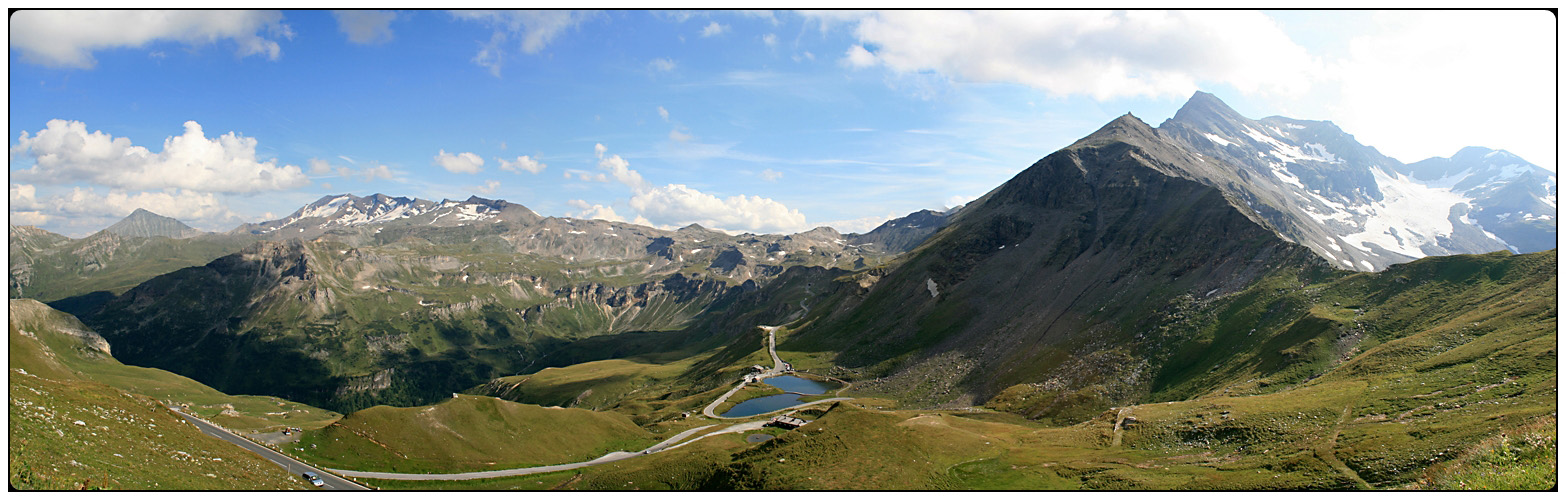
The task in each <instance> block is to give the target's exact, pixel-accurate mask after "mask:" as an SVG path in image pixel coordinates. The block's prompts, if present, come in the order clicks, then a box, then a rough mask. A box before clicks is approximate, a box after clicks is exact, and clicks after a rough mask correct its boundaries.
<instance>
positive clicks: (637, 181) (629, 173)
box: [593, 144, 648, 190]
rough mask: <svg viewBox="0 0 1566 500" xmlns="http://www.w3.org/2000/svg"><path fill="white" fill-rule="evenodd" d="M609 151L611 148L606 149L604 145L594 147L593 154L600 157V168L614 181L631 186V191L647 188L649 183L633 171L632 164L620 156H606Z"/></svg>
mask: <svg viewBox="0 0 1566 500" xmlns="http://www.w3.org/2000/svg"><path fill="white" fill-rule="evenodd" d="M608 151H609V148H606V147H604V145H603V144H594V145H593V153H594V154H595V155H597V156H598V168H600V169H603V170H605V171H608V172H609V175H611V176H613V177H614V180H616V181H619V182H620V183H621V184H625V185H626V186H630V187H631V189H636V190H640V189H646V188H647V186H648V184H647V181H645V180H643V179H642V174H641V173H639V172H637V171H635V170H631V168H630V167H631V162H628V161H625V159H624V158H621V157H620V155H609V156H605V154H606V153H607V152H608Z"/></svg>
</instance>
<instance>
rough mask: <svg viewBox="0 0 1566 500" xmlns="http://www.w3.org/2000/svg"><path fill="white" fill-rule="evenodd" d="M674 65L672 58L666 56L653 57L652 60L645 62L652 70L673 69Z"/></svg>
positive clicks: (666, 71) (667, 70) (664, 70)
mask: <svg viewBox="0 0 1566 500" xmlns="http://www.w3.org/2000/svg"><path fill="white" fill-rule="evenodd" d="M674 66H675V64H674V60H672V59H666V58H658V59H653V60H652V62H649V63H647V67H648V68H652V70H653V71H661V72H664V73H668V72H670V71H674Z"/></svg>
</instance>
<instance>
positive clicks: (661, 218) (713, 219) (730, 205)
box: [630, 184, 808, 233]
mask: <svg viewBox="0 0 1566 500" xmlns="http://www.w3.org/2000/svg"><path fill="white" fill-rule="evenodd" d="M630 204H631V208H634V209H636V211H637V212H638V213H640V214H641V216H643V217H646V218H647V219H648V220H651V221H653V222H656V223H660V224H668V225H674V226H684V225H687V224H692V223H696V224H701V225H703V226H706V227H712V228H723V229H735V230H747V231H754V232H761V233H787V232H796V231H803V230H805V229H808V228H807V227H805V214H802V213H800V212H799V211H798V210H792V209H789V208H788V207H787V206H784V205H783V204H782V203H779V202H777V201H774V200H772V199H770V198H762V197H760V196H746V195H735V196H730V197H728V198H718V197H717V196H713V195H710V194H707V193H703V192H701V191H697V190H695V189H691V188H689V187H686V186H685V185H683V184H669V185H666V186H662V187H655V188H649V189H646V190H642V191H638V192H637V193H635V194H633V195H631V201H630Z"/></svg>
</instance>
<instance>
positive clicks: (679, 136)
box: [669, 128, 695, 142]
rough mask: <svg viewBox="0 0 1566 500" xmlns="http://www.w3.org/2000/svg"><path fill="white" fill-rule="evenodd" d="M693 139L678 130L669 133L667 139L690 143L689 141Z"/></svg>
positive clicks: (691, 136)
mask: <svg viewBox="0 0 1566 500" xmlns="http://www.w3.org/2000/svg"><path fill="white" fill-rule="evenodd" d="M693 138H695V136H693V135H690V134H687V133H685V132H681V131H680V129H678V128H675V129H672V130H670V131H669V139H671V140H673V141H675V142H690V140H691V139H693Z"/></svg>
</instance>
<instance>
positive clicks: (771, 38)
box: [761, 33, 778, 47]
mask: <svg viewBox="0 0 1566 500" xmlns="http://www.w3.org/2000/svg"><path fill="white" fill-rule="evenodd" d="M761 43H764V44H767V46H768V47H776V46H777V45H778V36H777V35H775V34H772V33H767V34H765V35H761Z"/></svg>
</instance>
